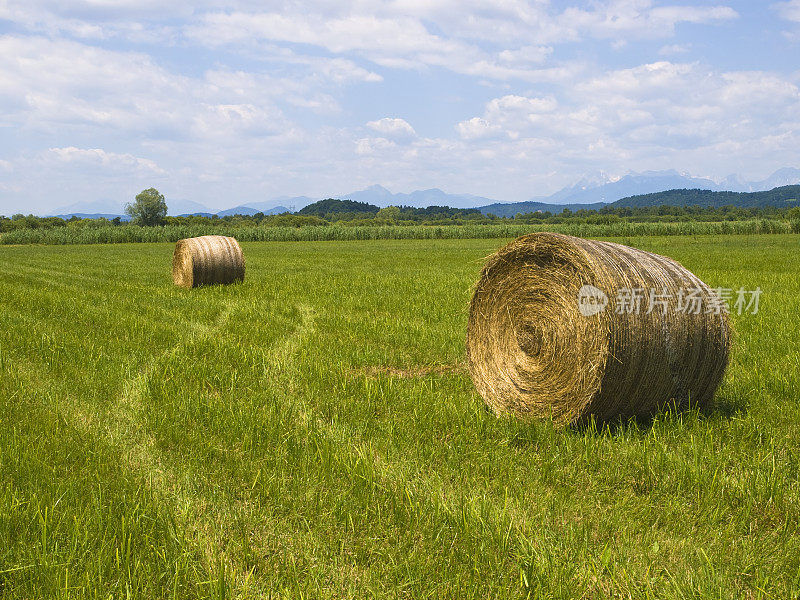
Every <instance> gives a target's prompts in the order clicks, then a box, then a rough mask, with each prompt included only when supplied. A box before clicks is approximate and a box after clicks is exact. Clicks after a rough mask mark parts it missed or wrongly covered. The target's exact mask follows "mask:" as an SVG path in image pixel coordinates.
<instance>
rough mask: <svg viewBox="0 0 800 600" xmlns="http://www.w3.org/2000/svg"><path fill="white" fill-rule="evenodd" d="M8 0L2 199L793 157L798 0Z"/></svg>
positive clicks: (505, 195)
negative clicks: (291, 0)
mask: <svg viewBox="0 0 800 600" xmlns="http://www.w3.org/2000/svg"><path fill="white" fill-rule="evenodd" d="M66 4H67V3H64V2H60V1H55V0H27V1H25V2H18V1H16V0H0V214H3V213H4V214H11V213H14V212H26V213H27V212H39V213H44V212H47V211H50V210H52V209H54V208H56V207H59V206H64V205H69V204H72V203H75V202H85V203H93V202H105V203H106V204H109V203H110V204H116V205H119V204H121V203H123V202H126V201H130V200H131V199H132V198H133V196H134V195H135V194H136V193H137V192H139V191H140V190H142V189H144V188H146V187H151V186H154V187H157V188H158V189H159V190H160V191H162V192H163V193H164V194H165V195H166V197H167V200H168V201H169V199H170V198H176V199H177V198H179V199H187V200H194V201H197V202H200V203H202V204H205V205H206V206H209V207H211V208H225V207H230V206H234V205H237V204H244V203H247V202H257V201H264V200H269V199H271V198H276V197H279V196H295V195H308V196H314V197H327V196H337V195H341V194H345V193H347V192H349V191H353V190H357V189H361V188H364V187H366V186H368V185H370V184H374V183H378V184H381V185H384V186H386V187H387V188H389V189H391V190H392V191H395V192H408V191H412V190H414V189H423V188H430V187H439V188H442V189H444V190H446V191H448V192H451V193H471V194H478V195H482V196H487V197H490V198H495V199H499V200H506V201H517V200H525V199H528V198H530V197H532V196H541V195H546V194H548V193H551V192H554V191H556V190H558V189H560V188H562V187H564V186H566V185H570V184H573V183H575V182H576V181H578V180H579V179H581V178H582V177H584V176H586V175H592V174H596V173H598V172H603V173H605V174H606V175H607V176H608V177H610V178H616V177H620V176H622V175H624V174H626V173H628V172H631V171H636V172H638V171H644V170H662V169H676V170H678V171H681V172H687V173H691V174H692V175H695V176H705V177H710V178H712V179H716V180H720V179H722V178H724V177H725V176H727V175H729V174H731V173H737V174H739V175H740V176H742V177H743V178H744V179H763V178H764V177H766V176H767V175H769V174H770V173H771V172H772V171H774V170H776V169H778V168H780V167H784V166H795V167H797V166H800V89H799V86H800V0H788V1H781V2H774V3H770V2H763V3H762V2H752V1H750V2H745V1H730V2H725V1H722V0H720V1H710V2H705V1H696V2H678V1H675V2H672V1H655V0H652V1H651V0H596V1H582V2H578V1H575V2H568V1H564V2H562V1H547V0H528V1H523V0H494V1H492V2H485V1H482V0H395V1H391V2H376V1H372V0H353V1H346V0H337V1H334V0H321V1H316V2H289V1H286V2H280V1H266V2H264V1H261V2H256V1H247V0H243V1H240V2H233V1H231V2H224V1H215V0H201V1H199V2H186V1H183V0H176V1H173V2H169V3H165V2H156V1H155V0H73V1H72V2H70V3H68V4H69V6H68V7H65V5H66Z"/></svg>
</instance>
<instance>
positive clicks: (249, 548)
mask: <svg viewBox="0 0 800 600" xmlns="http://www.w3.org/2000/svg"><path fill="white" fill-rule="evenodd" d="M617 241H620V240H617ZM621 241H623V242H626V243H629V244H631V245H635V246H637V247H640V248H643V249H646V250H652V251H657V252H660V253H663V254H667V255H669V256H672V257H674V258H676V259H678V260H679V261H681V262H682V263H683V264H684V265H686V266H687V267H688V268H690V269H691V270H693V271H694V272H696V273H697V274H698V275H699V276H700V277H701V278H703V279H704V280H705V281H706V282H707V283H709V284H710V285H712V286H714V287H717V286H720V287H728V288H734V289H738V288H739V287H740V286H744V287H745V288H748V289H752V288H755V287H756V286H760V287H761V289H762V290H763V296H762V304H761V307H760V311H759V313H758V314H757V315H742V316H738V315H734V316H733V319H734V323H735V328H736V343H735V349H734V352H733V360H732V364H731V367H730V370H729V373H728V376H727V378H726V382H725V384H724V386H723V388H722V389H721V391H720V393H719V395H718V399H717V403H716V407H715V409H713V410H712V411H710V412H709V413H707V414H698V413H696V412H684V413H669V412H667V413H664V414H661V415H659V416H657V417H656V418H655V419H654V420H653V421H652V422H650V423H636V422H627V423H620V424H617V425H615V426H613V427H610V428H605V429H602V430H600V431H598V430H597V429H596V428H588V429H581V430H566V431H557V430H555V429H554V428H553V427H552V426H551V425H550V424H548V423H536V424H521V423H518V422H515V421H513V420H507V419H496V418H495V417H494V416H492V415H491V414H490V413H488V412H487V411H486V410H485V409H484V407H483V404H482V401H481V400H480V398H479V397H478V396H477V394H476V393H475V391H474V389H473V387H472V385H471V382H470V379H469V376H468V375H467V374H466V372H465V370H464V332H465V324H466V307H467V302H468V300H469V294H470V286H471V284H472V283H473V281H474V280H475V278H476V276H477V274H478V271H479V269H480V267H481V265H482V259H483V257H485V256H486V255H487V254H489V253H490V252H492V251H493V250H494V249H496V248H497V247H498V246H499V245H500V244H501V243H502V240H469V241H464V240H425V241H413V240H400V241H391V240H390V241H372V242H363V243H358V244H353V243H338V242H326V243H302V244H284V243H272V244H263V243H244V244H243V249H244V251H245V254H246V257H247V265H248V272H247V277H246V280H245V282H244V283H243V284H241V285H237V286H231V287H225V288H219V287H218V288H207V289H198V290H191V291H187V290H182V289H177V288H175V287H173V286H172V284H171V281H170V279H169V264H170V258H171V252H172V247H171V246H170V245H168V244H143V245H137V246H130V245H114V246H94V247H92V248H86V247H78V246H74V247H63V248H54V247H6V248H3V249H0V306H2V309H3V310H2V311H0V596H2V597H13V598H32V597H36V598H39V597H65V598H66V597H70V598H109V597H114V598H118V597H132V598H157V597H170V598H196V597H203V598H226V597H239V598H257V597H276V598H277V597H285V598H300V597H307V598H317V597H319V598H348V597H349V598H365V597H409V598H444V597H459V598H461V597H463V598H487V597H504V598H521V597H532V598H581V597H584V598H609V597H624V598H627V597H635V598H695V597H703V598H706V597H714V598H734V597H739V598H790V597H797V596H798V594H800V535H799V534H798V526H800V522H799V521H800V485H799V484H798V481H799V478H800V473H799V472H798V469H799V468H800V393H798V392H800V385H799V384H800V364H799V361H800V359H799V358H798V356H799V355H798V333H797V328H796V325H795V323H796V318H797V310H798V301H797V298H798V295H799V294H800V266H798V261H797V258H796V257H797V251H798V239H797V237H796V236H789V235H775V236H737V237H726V236H722V237H720V236H716V237H669V238H667V237H659V238H652V237H648V238H630V239H623V240H621Z"/></svg>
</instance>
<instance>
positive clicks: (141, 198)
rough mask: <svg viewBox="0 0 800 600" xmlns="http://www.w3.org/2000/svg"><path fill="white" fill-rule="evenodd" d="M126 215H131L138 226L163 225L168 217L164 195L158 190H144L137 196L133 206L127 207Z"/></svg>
mask: <svg viewBox="0 0 800 600" xmlns="http://www.w3.org/2000/svg"><path fill="white" fill-rule="evenodd" d="M125 214H127V215H129V216H130V217H131V219H133V222H134V223H137V224H138V225H145V226H147V227H152V226H154V225H161V224H163V223H164V218H165V217H166V216H167V203H166V202H165V200H164V194H162V193H160V192H159V191H158V190H157V189H156V188H149V189H146V190H142V191H141V192H139V194H137V195H136V201H135V202H134V203H133V204H128V205H126V206H125Z"/></svg>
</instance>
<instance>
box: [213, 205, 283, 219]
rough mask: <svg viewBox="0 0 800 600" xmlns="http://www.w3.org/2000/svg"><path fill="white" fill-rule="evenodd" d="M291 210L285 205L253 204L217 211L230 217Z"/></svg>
mask: <svg viewBox="0 0 800 600" xmlns="http://www.w3.org/2000/svg"><path fill="white" fill-rule="evenodd" d="M287 212H291V211H290V210H289V209H288V208H286V207H285V206H273V207H272V208H268V209H260V208H253V207H252V206H237V207H235V208H229V209H227V210H221V211H219V212H218V213H217V216H219V217H230V216H233V215H246V216H248V217H249V216H253V215H257V214H258V213H261V214H264V215H280V214H283V213H287Z"/></svg>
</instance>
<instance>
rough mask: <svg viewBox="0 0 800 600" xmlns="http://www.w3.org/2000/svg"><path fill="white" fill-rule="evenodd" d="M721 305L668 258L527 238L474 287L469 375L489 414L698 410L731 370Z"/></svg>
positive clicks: (602, 416) (571, 420) (503, 252)
mask: <svg viewBox="0 0 800 600" xmlns="http://www.w3.org/2000/svg"><path fill="white" fill-rule="evenodd" d="M588 286H591V287H588ZM636 290H642V291H641V292H638V293H637V292H636ZM650 290H654V292H655V294H656V297H655V300H656V301H659V300H660V301H661V302H660V303H657V302H655V301H654V302H650V300H651V298H650ZM629 291H630V293H628V292H629ZM636 296H638V297H639V303H640V306H639V310H638V311H635V310H633V308H635V307H634V303H635V297H636ZM628 297H630V302H629V303H628V302H626V298H628ZM698 297H699V298H700V301H699V302H700V306H701V310H700V311H699V312H697V313H696V311H695V310H694V308H695V307H696V306H697V302H698V301H697V300H696V299H697V298H698ZM681 300H682V301H683V304H684V307H685V305H687V304H688V303H689V302H694V304H693V305H692V310H681ZM720 304H721V300H720V298H719V296H718V294H717V293H716V292H714V291H713V290H712V289H710V288H709V287H708V286H707V285H706V284H704V283H703V282H702V281H700V279H698V278H697V277H696V276H695V275H693V274H692V273H691V272H689V271H688V270H686V269H685V268H684V267H682V266H681V265H680V264H678V263H677V262H675V261H674V260H671V259H669V258H666V257H664V256H659V255H657V254H651V253H650V252H644V251H642V250H637V249H635V248H629V247H628V246H623V245H621V244H614V243H611V242H598V241H592V240H584V239H581V238H575V237H571V236H567V235H560V234H555V233H535V234H532V235H527V236H524V237H521V238H519V239H517V240H515V241H513V242H511V243H510V244H508V245H507V246H505V247H503V248H501V249H500V250H499V251H498V252H497V253H496V254H494V255H493V256H491V257H490V258H489V260H488V262H487V263H486V265H485V266H484V268H483V271H482V272H481V276H480V279H479V280H478V282H477V284H476V286H475V290H474V294H473V296H472V302H471V304H470V309H469V322H468V325H467V356H468V359H469V369H470V374H471V376H472V380H473V381H474V383H475V386H476V387H477V389H478V392H479V393H480V394H481V396H483V398H484V400H485V401H486V403H487V404H488V405H489V407H491V408H492V410H493V411H494V412H495V413H496V414H503V413H512V414H514V415H517V416H520V417H523V418H552V419H553V421H554V422H556V423H559V424H578V423H581V422H586V420H588V418H589V417H590V416H594V418H595V419H596V420H598V421H609V420H612V419H615V418H627V417H631V416H646V415H651V414H653V413H654V412H656V411H657V410H659V408H661V407H662V406H663V405H665V404H667V403H669V402H675V403H677V404H678V405H679V406H686V405H688V404H691V405H693V406H700V407H702V406H704V405H706V404H707V403H708V402H709V401H710V400H711V399H712V397H713V395H714V392H715V390H716V389H717V387H718V385H719V383H720V381H721V379H722V376H723V374H724V371H725V367H726V366H727V363H728V354H729V350H730V342H731V329H730V323H729V320H728V315H727V310H725V309H721V310H715V307H716V308H719V307H720ZM650 305H653V306H655V308H652V309H651V307H650ZM620 309H622V310H620ZM628 309H630V311H628ZM695 313H696V314H695Z"/></svg>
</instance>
